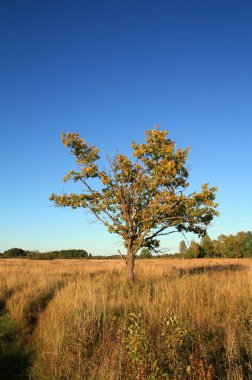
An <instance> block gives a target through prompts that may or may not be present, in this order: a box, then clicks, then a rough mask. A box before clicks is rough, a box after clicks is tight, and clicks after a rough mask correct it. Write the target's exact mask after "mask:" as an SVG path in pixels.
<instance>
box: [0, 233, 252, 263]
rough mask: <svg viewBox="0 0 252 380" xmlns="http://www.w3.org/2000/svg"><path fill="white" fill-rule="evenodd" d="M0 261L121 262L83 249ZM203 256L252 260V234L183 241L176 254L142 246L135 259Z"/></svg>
mask: <svg viewBox="0 0 252 380" xmlns="http://www.w3.org/2000/svg"><path fill="white" fill-rule="evenodd" d="M0 257H2V258H10V257H19V258H20V257H24V258H29V259H39V260H53V259H91V258H92V259H96V260H99V259H101V260H104V259H108V260H109V259H121V258H122V256H121V255H117V254H116V255H110V256H103V255H91V253H87V251H85V250H84V249H63V250H61V251H50V252H43V253H41V252H39V251H27V250H24V249H22V248H11V249H8V250H7V251H5V252H3V253H2V254H0ZM204 257H209V258H211V257H213V258H217V257H229V258H242V257H252V232H251V231H248V232H238V233H237V234H236V235H223V234H222V235H219V236H218V238H217V239H216V240H212V239H211V238H210V237H209V236H208V235H206V236H204V237H203V238H202V239H201V241H200V242H199V243H197V242H195V241H194V240H192V241H191V242H190V243H189V244H186V243H185V241H184V240H182V241H181V242H180V244H179V252H178V253H169V254H167V253H166V254H155V255H154V256H153V254H152V251H151V249H149V248H147V247H145V248H143V249H142V251H141V252H140V254H139V255H138V256H137V257H136V258H137V259H150V258H173V259H175V258H185V259H192V258H204Z"/></svg>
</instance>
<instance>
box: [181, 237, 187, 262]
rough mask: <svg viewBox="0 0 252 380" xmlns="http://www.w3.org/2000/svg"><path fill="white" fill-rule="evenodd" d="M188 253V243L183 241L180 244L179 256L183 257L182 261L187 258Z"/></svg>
mask: <svg viewBox="0 0 252 380" xmlns="http://www.w3.org/2000/svg"><path fill="white" fill-rule="evenodd" d="M186 253H187V247H186V243H185V241H184V240H181V242H180V243H179V254H180V255H181V257H182V259H184V258H185V256H186Z"/></svg>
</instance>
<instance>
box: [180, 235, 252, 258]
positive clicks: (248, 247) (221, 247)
mask: <svg viewBox="0 0 252 380" xmlns="http://www.w3.org/2000/svg"><path fill="white" fill-rule="evenodd" d="M200 257H227V258H242V257H252V233H251V231H248V232H243V231H242V232H238V233H237V234H236V235H223V234H222V235H219V236H218V238H217V239H216V240H211V238H210V237H209V236H208V235H206V236H204V237H203V238H202V239H201V242H200V244H198V243H196V242H195V241H191V244H190V246H189V248H188V249H187V250H186V258H200Z"/></svg>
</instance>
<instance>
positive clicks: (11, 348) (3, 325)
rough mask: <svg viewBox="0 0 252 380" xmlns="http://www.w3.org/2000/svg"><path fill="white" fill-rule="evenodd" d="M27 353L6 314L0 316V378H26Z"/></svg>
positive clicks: (5, 379) (6, 379) (2, 379)
mask: <svg viewBox="0 0 252 380" xmlns="http://www.w3.org/2000/svg"><path fill="white" fill-rule="evenodd" d="M29 363H30V360H29V354H28V352H27V351H26V349H25V348H24V347H23V344H22V342H21V340H20V339H19V336H18V332H17V330H16V328H15V326H14V324H13V322H12V320H11V319H10V317H9V315H8V314H6V313H5V314H4V313H3V312H2V315H1V316H0V378H1V380H12V379H17V378H18V379H21V380H25V379H28V367H29Z"/></svg>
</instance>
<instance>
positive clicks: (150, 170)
mask: <svg viewBox="0 0 252 380" xmlns="http://www.w3.org/2000/svg"><path fill="white" fill-rule="evenodd" d="M62 142H63V144H64V146H65V147H67V148H69V149H70V152H71V153H72V154H73V155H74V156H75V158H76V163H77V168H78V169H77V170H70V172H69V173H68V174H67V175H66V176H65V178H64V181H69V180H73V181H74V182H81V183H82V185H83V191H82V192H81V193H80V194H75V193H71V194H62V195H56V194H52V195H51V196H50V200H51V201H53V202H54V204H55V205H56V206H59V207H72V208H73V209H76V208H78V207H83V208H86V209H89V210H90V211H91V212H92V213H93V215H94V216H95V217H96V218H97V219H98V220H99V221H100V222H102V223H103V224H104V225H105V226H106V227H107V229H108V231H109V232H111V233H115V234H118V235H120V236H121V238H122V239H123V241H124V243H125V246H126V248H127V262H128V267H129V277H130V278H131V279H133V278H134V274H133V270H134V258H135V255H136V253H137V252H138V250H139V249H140V248H141V247H147V248H149V249H154V250H155V249H156V248H157V247H158V246H159V242H158V240H157V238H158V237H159V236H161V235H168V234H171V233H174V232H194V233H196V234H197V235H198V236H204V235H205V234H206V228H207V226H208V225H209V223H210V222H211V221H212V219H213V217H214V216H216V215H218V212H217V211H216V207H217V204H216V203H215V202H214V201H215V194H216V190H217V188H216V187H209V185H208V184H203V185H202V188H201V191H199V192H196V191H193V192H191V193H189V192H188V191H187V189H188V186H189V183H188V175H189V173H188V168H187V166H186V163H187V160H188V152H189V148H186V149H179V148H178V149H176V148H175V142H174V141H172V140H171V139H170V138H168V132H167V131H166V130H164V131H161V130H160V129H159V128H155V129H152V130H148V131H146V132H145V143H143V144H137V143H136V142H133V143H132V149H133V153H132V157H130V158H129V157H127V156H126V155H122V154H116V155H115V156H114V157H113V158H109V157H107V159H108V167H107V168H106V169H104V168H102V167H100V166H99V159H100V157H99V154H98V153H99V150H98V149H97V148H96V147H95V146H94V145H90V146H89V145H88V144H87V142H86V141H85V140H84V139H83V138H81V137H79V134H78V133H63V134H62ZM94 178H95V179H98V180H99V181H100V185H99V186H96V187H95V186H93V182H94V181H92V179H94ZM96 182H97V181H96Z"/></svg>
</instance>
